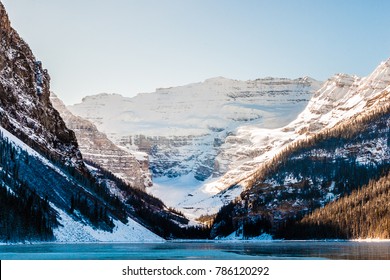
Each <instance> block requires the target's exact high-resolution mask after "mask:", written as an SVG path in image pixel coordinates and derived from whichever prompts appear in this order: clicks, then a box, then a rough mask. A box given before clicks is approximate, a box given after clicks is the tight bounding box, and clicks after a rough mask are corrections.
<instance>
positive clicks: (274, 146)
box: [182, 60, 390, 213]
mask: <svg viewBox="0 0 390 280" xmlns="http://www.w3.org/2000/svg"><path fill="white" fill-rule="evenodd" d="M389 92H390V60H387V61H385V62H383V63H381V64H380V65H379V66H378V67H377V68H376V69H375V70H374V71H373V73H372V74H371V75H369V76H367V77H364V78H359V77H356V76H350V75H346V74H337V75H335V76H333V77H331V78H330V79H329V80H327V81H326V82H325V83H324V85H323V86H322V87H321V88H320V89H319V90H318V91H317V92H316V93H315V94H314V96H313V98H312V99H311V100H310V102H309V104H308V105H307V107H306V108H305V110H304V111H303V112H302V113H301V114H299V116H298V117H297V118H296V120H294V121H292V122H291V123H290V124H288V125H286V126H284V127H282V128H278V129H265V128H261V127H258V126H242V127H240V128H239V129H238V130H237V133H236V134H235V135H231V136H229V137H228V138H227V139H226V141H225V143H224V144H223V145H222V146H221V149H220V153H219V154H218V156H217V158H216V163H217V164H218V165H219V166H220V169H221V167H223V168H224V169H225V170H226V172H225V173H223V175H222V176H221V177H219V178H217V179H216V180H214V181H212V182H208V183H207V184H206V185H204V186H203V187H202V188H201V190H200V191H199V193H197V194H196V195H194V196H193V197H192V198H191V199H188V200H187V201H185V202H184V203H183V204H182V207H184V208H186V207H188V206H189V205H197V208H196V209H199V211H198V213H201V212H202V211H204V212H202V213H205V212H206V213H207V212H208V213H212V212H215V211H216V210H218V208H219V207H220V206H222V205H223V204H224V203H226V202H228V201H226V199H225V197H226V196H228V197H231V198H234V197H235V196H237V195H238V194H239V193H240V192H241V191H242V190H244V189H246V188H248V187H250V186H251V184H252V183H253V180H254V177H256V175H257V172H258V170H261V169H263V168H266V167H267V165H268V164H270V162H271V161H272V160H273V159H274V157H275V156H276V155H278V154H280V153H281V152H283V151H284V150H285V149H288V148H290V147H293V146H294V145H295V144H296V143H298V142H299V141H301V140H305V139H308V138H311V137H315V136H316V135H318V134H320V133H324V132H325V131H327V130H329V129H332V128H334V127H337V126H338V125H341V124H343V125H344V126H348V122H350V123H351V124H353V123H354V120H355V119H357V118H361V117H364V116H365V115H369V114H373V113H375V112H376V110H378V109H380V108H381V107H382V106H384V105H386V104H388V102H389V100H390V99H389V98H390V95H389ZM378 145H379V144H378ZM376 147H377V144H375V148H376ZM378 147H379V146H378ZM371 148H372V147H371ZM355 149H358V147H355ZM369 149H370V148H364V149H363V148H361V152H363V151H367V150H369ZM378 149H382V148H380V147H379V148H378ZM367 155H368V156H370V153H367ZM363 161H368V162H369V161H370V159H369V158H366V159H364V160H363ZM232 186H235V187H232ZM205 192H206V193H209V198H208V199H205V198H204V197H202V198H196V197H197V196H198V194H201V193H205ZM205 209H207V210H205Z"/></svg>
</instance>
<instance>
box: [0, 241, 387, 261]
mask: <svg viewBox="0 0 390 280" xmlns="http://www.w3.org/2000/svg"><path fill="white" fill-rule="evenodd" d="M0 259H2V260H131V259H135V260H163V259H165V260H183V259H188V260H198V259H205V260H236V259H237V260H240V259H263V260H265V259H270V260H275V259H276V260H277V259H287V260H291V259H358V260H359V259H361V260H383V259H385V260H388V259H390V241H384V242H335V241H317V242H316V241H272V242H173V241H169V242H164V243H105V244H102V243H94V244H55V243H50V244H48V243H46V244H28V245H27V244H26V245H2V246H0Z"/></svg>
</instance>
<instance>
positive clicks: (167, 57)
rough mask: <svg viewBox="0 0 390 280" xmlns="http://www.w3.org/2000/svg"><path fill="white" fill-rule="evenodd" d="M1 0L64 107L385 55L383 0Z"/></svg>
mask: <svg viewBox="0 0 390 280" xmlns="http://www.w3.org/2000/svg"><path fill="white" fill-rule="evenodd" d="M1 1H2V2H3V4H4V5H5V6H6V8H7V10H8V14H9V16H10V18H11V22H12V24H13V26H14V27H15V28H16V29H17V30H18V32H19V34H20V35H21V36H22V37H23V38H24V39H25V40H26V41H27V42H28V43H29V45H30V46H31V48H32V49H33V52H34V53H35V55H36V56H37V58H38V59H39V60H42V61H43V65H44V67H45V68H47V69H48V70H49V73H50V75H51V77H52V90H54V91H55V92H56V93H57V94H58V95H59V96H60V97H61V98H62V99H63V100H64V101H65V103H67V104H72V103H75V102H78V101H80V100H81V98H82V97H84V96H86V95H91V94H97V93H101V92H109V93H111V92H116V93H120V94H122V95H125V96H133V95H135V94H137V93H138V92H150V91H154V90H155V88H157V87H169V86H178V85H183V84H187V83H191V82H199V81H203V80H204V79H207V78H210V77H215V76H224V77H227V78H232V79H243V80H248V79H256V78H261V77H266V76H277V77H287V78H297V77H301V76H311V77H313V78H316V79H318V80H326V79H327V78H328V77H329V76H331V75H333V74H335V73H339V72H342V73H349V74H356V75H359V76H365V75H367V74H369V73H370V72H371V71H372V70H373V69H374V68H375V67H376V66H377V65H378V64H379V63H380V62H381V61H383V60H385V59H387V58H389V57H390V16H389V11H390V1H387V0H367V1H359V0H323V1H321V0H295V1H294V0H290V1H288V0H257V1H255V0H137V1H135V0H110V1H109V0H104V1H100V0H1Z"/></svg>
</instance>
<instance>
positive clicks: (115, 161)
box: [50, 93, 152, 190]
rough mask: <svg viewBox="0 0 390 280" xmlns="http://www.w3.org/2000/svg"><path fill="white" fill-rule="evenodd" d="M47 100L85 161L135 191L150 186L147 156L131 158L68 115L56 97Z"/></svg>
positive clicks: (94, 127)
mask: <svg viewBox="0 0 390 280" xmlns="http://www.w3.org/2000/svg"><path fill="white" fill-rule="evenodd" d="M50 99H51V102H52V104H53V106H54V107H55V108H56V109H57V110H58V112H59V113H60V115H61V116H62V118H63V119H64V121H65V122H66V125H67V126H68V127H69V128H70V129H72V130H73V131H74V132H75V134H76V137H77V140H78V143H79V148H80V151H81V152H82V154H83V158H84V159H86V160H89V161H93V162H96V163H97V164H99V165H100V166H101V167H103V168H105V169H107V170H109V171H111V172H112V173H114V174H115V175H116V176H118V177H119V178H121V179H123V180H124V181H126V182H127V183H129V185H130V186H132V187H134V188H138V189H142V190H144V189H145V188H146V187H150V186H151V185H152V180H151V174H150V171H149V164H148V157H147V154H143V153H137V154H136V155H133V154H131V153H129V152H128V151H125V150H123V149H121V148H119V147H118V146H116V145H115V144H114V143H112V142H111V141H110V140H109V139H108V138H107V136H106V135H105V134H104V133H102V132H100V131H99V130H98V129H97V128H96V126H95V125H93V124H92V123H91V122H90V121H87V120H85V119H83V118H81V117H77V116H75V115H73V114H72V113H71V112H69V110H67V108H66V106H65V104H64V103H63V102H62V101H61V100H60V99H59V98H58V97H57V96H56V95H55V94H53V93H51V96H50Z"/></svg>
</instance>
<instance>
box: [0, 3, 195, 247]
mask: <svg viewBox="0 0 390 280" xmlns="http://www.w3.org/2000/svg"><path fill="white" fill-rule="evenodd" d="M49 80H50V78H49V75H48V72H47V70H45V69H43V67H42V63H41V62H39V61H37V59H36V58H35V57H34V55H33V53H32V51H31V50H30V48H29V46H28V45H27V44H26V43H25V42H24V41H23V40H22V39H21V38H20V37H19V35H18V33H17V32H16V31H15V30H14V29H13V28H12V27H11V25H10V21H9V19H8V16H7V13H6V11H5V8H4V6H3V4H2V3H1V2H0V201H1V203H0V216H1V219H0V242H23V241H26V240H28V241H49V240H50V241H57V242H61V241H66V242H68V241H69V242H91V241H116V242H120V241H127V242H128V241H131V242H143V241H158V242H159V241H162V240H163V239H162V237H160V236H163V237H167V236H176V235H178V234H182V235H183V233H182V232H181V231H180V230H181V227H180V226H181V225H182V224H185V223H186V222H187V223H188V221H187V220H186V219H185V218H183V217H182V216H180V215H178V214H175V213H171V212H170V211H168V209H167V208H166V207H165V205H164V204H163V203H162V202H161V201H160V200H158V199H156V198H154V197H151V196H149V195H148V194H146V193H145V192H143V191H141V190H139V189H134V188H130V187H129V186H128V185H127V184H125V183H124V182H123V181H121V180H120V179H118V178H117V177H115V176H114V175H113V174H112V173H110V172H108V171H106V170H104V169H102V168H101V167H100V166H98V165H96V164H93V166H91V165H90V164H88V165H87V164H86V163H85V162H84V161H83V158H82V154H81V152H80V150H79V148H78V142H77V139H76V136H75V133H74V132H73V131H72V130H70V129H69V128H67V126H66V125H65V122H64V121H63V119H62V118H61V116H60V114H59V113H58V111H57V110H55V109H54V107H53V105H52V104H51V101H50V83H49ZM84 124H86V123H84ZM80 125H82V124H80ZM88 128H93V126H88ZM103 138H104V137H103V136H102V137H101V139H103ZM98 140H99V139H95V141H98ZM138 168H139V166H138ZM175 230H176V231H175ZM152 231H154V232H155V233H153V232H152ZM156 233H157V234H156Z"/></svg>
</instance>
